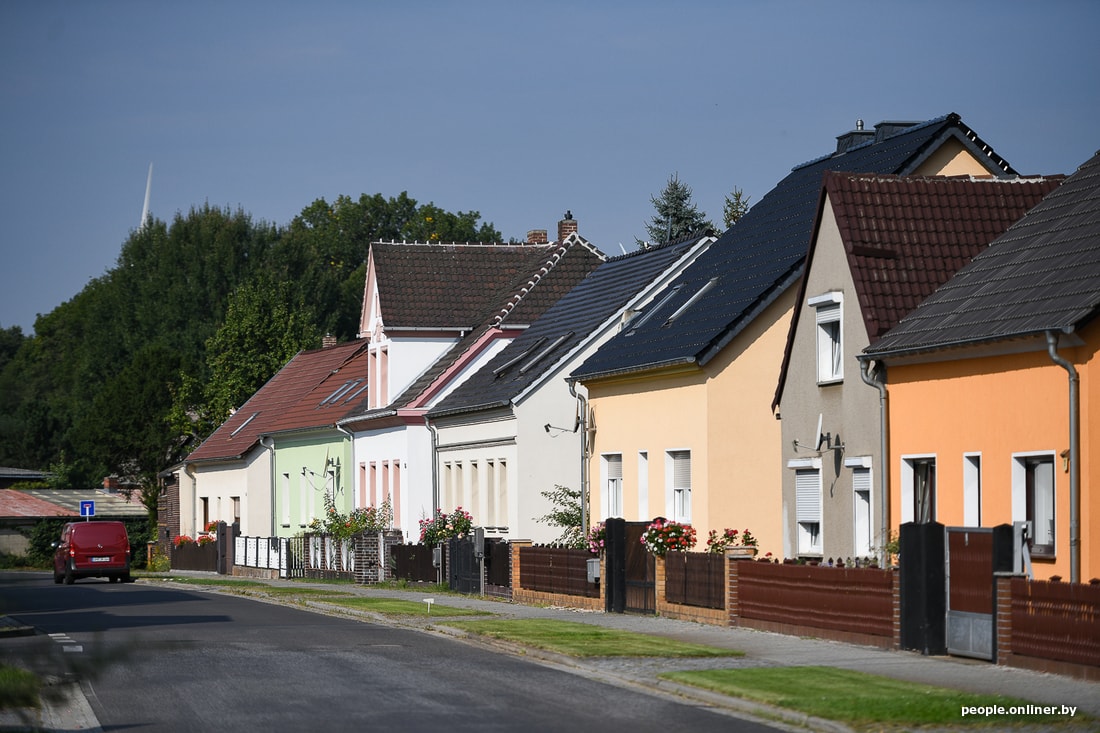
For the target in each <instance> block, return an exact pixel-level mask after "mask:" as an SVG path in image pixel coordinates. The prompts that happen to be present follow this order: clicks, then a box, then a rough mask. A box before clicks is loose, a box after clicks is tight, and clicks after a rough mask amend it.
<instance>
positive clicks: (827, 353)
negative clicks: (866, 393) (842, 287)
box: [806, 291, 844, 384]
mask: <svg viewBox="0 0 1100 733" xmlns="http://www.w3.org/2000/svg"><path fill="white" fill-rule="evenodd" d="M806 305H808V306H810V307H811V308H813V309H814V311H815V312H816V321H817V383H818V384H829V383H831V382H840V381H842V380H843V379H844V338H843V330H842V328H841V324H842V316H843V314H844V313H843V305H844V294H843V293H841V292H839V291H833V292H829V293H824V294H823V295H818V296H815V297H813V298H810V299H809V300H808V301H806Z"/></svg>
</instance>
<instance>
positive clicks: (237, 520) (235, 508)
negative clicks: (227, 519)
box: [230, 496, 241, 525]
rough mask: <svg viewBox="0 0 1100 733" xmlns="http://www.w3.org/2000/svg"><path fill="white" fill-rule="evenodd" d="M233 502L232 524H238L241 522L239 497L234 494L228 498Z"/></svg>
mask: <svg viewBox="0 0 1100 733" xmlns="http://www.w3.org/2000/svg"><path fill="white" fill-rule="evenodd" d="M230 501H232V502H233V524H236V525H240V523H241V497H239V496H234V497H232V498H231V499H230Z"/></svg>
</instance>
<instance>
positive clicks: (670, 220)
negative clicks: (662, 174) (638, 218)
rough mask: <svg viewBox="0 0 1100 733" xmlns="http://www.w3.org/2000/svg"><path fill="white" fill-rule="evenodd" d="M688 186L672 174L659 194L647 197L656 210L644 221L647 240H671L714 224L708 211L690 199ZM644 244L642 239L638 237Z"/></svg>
mask: <svg viewBox="0 0 1100 733" xmlns="http://www.w3.org/2000/svg"><path fill="white" fill-rule="evenodd" d="M691 195H692V191H691V186H689V185H687V184H686V183H684V182H683V181H681V180H680V176H679V175H678V174H675V173H674V174H672V175H671V176H669V178H668V183H666V184H665V188H664V190H663V191H661V195H660V196H652V197H650V202H651V203H652V204H653V208H654V209H655V210H656V212H657V213H656V214H654V216H653V218H651V219H650V220H649V223H648V224H646V225H645V231H646V241H647V242H649V243H650V244H662V243H664V242H673V241H676V240H678V239H683V238H684V237H687V236H690V235H692V234H701V233H702V232H703V231H705V230H708V229H714V225H713V224H711V223H710V221H709V220H708V219H707V215H706V214H705V213H704V212H702V211H699V209H698V207H696V205H695V203H694V202H692V200H691ZM637 242H638V244H639V245H641V244H643V241H642V240H640V239H639V240H637Z"/></svg>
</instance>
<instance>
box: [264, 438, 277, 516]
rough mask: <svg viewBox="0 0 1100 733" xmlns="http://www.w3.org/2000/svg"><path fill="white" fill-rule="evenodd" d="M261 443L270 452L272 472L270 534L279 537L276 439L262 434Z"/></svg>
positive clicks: (270, 470) (269, 466)
mask: <svg viewBox="0 0 1100 733" xmlns="http://www.w3.org/2000/svg"><path fill="white" fill-rule="evenodd" d="M265 440H270V441H271V443H270V444H268V443H265V442H264V441H265ZM260 445H262V446H263V447H264V448H267V452H268V456H269V459H268V461H269V463H268V471H267V472H268V473H269V474H271V535H270V536H271V537H278V533H277V532H276V530H277V528H278V526H279V520H278V516H279V501H278V498H279V497H278V496H277V495H276V481H275V439H274V438H272V437H271V436H270V435H262V436H260Z"/></svg>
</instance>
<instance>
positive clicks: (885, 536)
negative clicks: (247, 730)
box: [859, 359, 890, 567]
mask: <svg viewBox="0 0 1100 733" xmlns="http://www.w3.org/2000/svg"><path fill="white" fill-rule="evenodd" d="M869 368H870V367H869V360H867V359H860V360H859V378H860V379H862V380H863V383H864V384H867V385H870V386H871V387H874V388H875V389H877V390H878V433H879V448H878V449H879V455H880V456H881V458H880V459H879V463H880V464H881V465H880V467H879V474H880V475H881V477H882V480H881V487H882V488H880V489H879V493H880V495H881V496H880V498H879V510H880V514H881V519H880V520H879V532H880V535H879V536H880V537H881V538H882V540H881V541H882V549H881V552H882V557H881V558H880V562H881V563H882V567H887V566H888V563H889V562H890V553H889V552H887V551H886V545H887V543H888V542H889V541H890V480H889V477H890V455H889V454H888V453H887V452H886V447H887V440H886V375H885V373H884V372H883V371H882V370H877V371H876V376H875V377H872V376H871V375H870V374H869V372H868V369H869Z"/></svg>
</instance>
